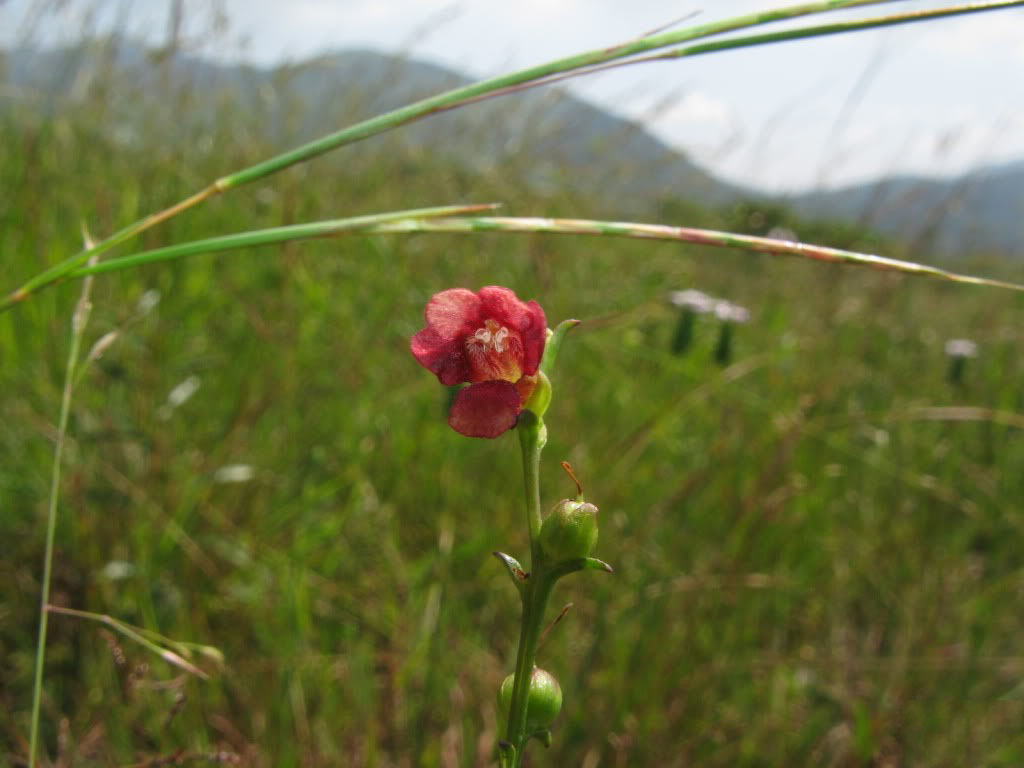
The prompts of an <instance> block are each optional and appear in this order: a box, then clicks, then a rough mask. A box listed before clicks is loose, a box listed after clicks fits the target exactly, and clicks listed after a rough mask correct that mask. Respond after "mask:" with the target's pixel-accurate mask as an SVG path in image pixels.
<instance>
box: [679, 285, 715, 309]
mask: <svg viewBox="0 0 1024 768" xmlns="http://www.w3.org/2000/svg"><path fill="white" fill-rule="evenodd" d="M668 300H669V303H671V304H672V305H673V306H676V307H680V308H682V309H689V310H691V311H692V312H696V313H697V314H699V315H701V314H704V313H705V312H710V311H711V310H712V309H714V307H715V299H713V298H711V297H710V296H708V295H707V294H706V293H703V292H702V291H695V290H693V289H690V290H686V291H672V293H670V294H669V295H668Z"/></svg>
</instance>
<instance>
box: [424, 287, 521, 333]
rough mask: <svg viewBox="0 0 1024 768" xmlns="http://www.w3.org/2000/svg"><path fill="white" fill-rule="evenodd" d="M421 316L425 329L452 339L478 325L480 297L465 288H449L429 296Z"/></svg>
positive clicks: (474, 328)
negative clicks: (425, 325)
mask: <svg viewBox="0 0 1024 768" xmlns="http://www.w3.org/2000/svg"><path fill="white" fill-rule="evenodd" d="M506 290H507V289H506ZM423 314H424V317H426V320H427V327H429V328H431V329H433V330H434V331H435V332H436V333H437V334H438V335H440V336H442V337H444V338H446V339H454V338H455V337H456V336H460V335H465V334H466V333H467V332H470V333H471V332H472V331H473V330H476V328H477V326H478V325H480V297H479V296H477V295H476V294H475V293H473V292H472V291H470V290H467V289H465V288H450V289H448V290H447V291H441V292H440V293H435V294H434V295H433V296H431V297H430V301H429V302H427V309H426V311H425V312H424V313H423Z"/></svg>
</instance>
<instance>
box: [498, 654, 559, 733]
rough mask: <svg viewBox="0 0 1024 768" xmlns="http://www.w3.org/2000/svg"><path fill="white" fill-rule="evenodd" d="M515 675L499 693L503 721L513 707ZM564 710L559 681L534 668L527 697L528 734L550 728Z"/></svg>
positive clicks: (505, 681)
mask: <svg viewBox="0 0 1024 768" xmlns="http://www.w3.org/2000/svg"><path fill="white" fill-rule="evenodd" d="M515 683H516V676H515V675H514V674H512V675H509V676H508V677H506V678H505V680H504V682H503V683H502V684H501V689H500V690H499V691H498V710H499V711H500V712H501V716H502V719H504V720H507V719H508V713H509V710H510V709H511V707H512V688H513V687H514V686H515ZM561 709H562V688H561V686H559V685H558V681H557V680H555V678H554V677H552V676H551V673H549V672H545V671H544V670H543V669H540V668H539V667H534V668H533V674H532V675H531V676H530V692H529V693H528V694H527V695H526V732H527V733H528V734H529V733H534V732H536V731H542V730H544V729H546V728H550V727H551V724H552V723H553V722H555V718H556V717H558V713H559V711H560V710H561Z"/></svg>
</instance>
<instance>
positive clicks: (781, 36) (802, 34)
mask: <svg viewBox="0 0 1024 768" xmlns="http://www.w3.org/2000/svg"><path fill="white" fill-rule="evenodd" d="M1020 6H1024V0H991V1H990V2H980V3H968V4H964V5H957V6H951V7H947V8H930V9H925V10H920V11H905V12H901V13H894V14H889V15H887V16H874V17H871V18H868V19H857V20H854V21H842V22H837V23H834V24H818V25H815V26H809V27H797V28H794V29H783V30H779V31H777V32H766V33H764V34H759V35H743V36H738V37H729V38H726V39H724V40H715V41H712V42H710V43H698V44H696V45H687V46H683V47H681V48H674V49H672V50H670V51H661V52H659V53H653V54H649V55H644V56H634V57H632V58H627V59H624V60H620V61H611V62H605V63H602V64H596V65H594V66H592V67H587V68H585V69H579V70H574V71H572V72H561V73H558V74H556V75H551V76H550V77H546V78H544V79H543V80H538V81H533V82H529V83H524V84H522V85H516V86H510V87H508V88H504V89H502V90H501V91H496V92H494V93H490V94H487V95H486V96H485V97H481V98H493V97H495V96H503V95H506V94H510V93H515V92H518V91H521V90H525V89H527V88H536V87H537V86H541V85H553V84H555V83H558V82H561V81H563V80H568V79H569V78H573V77H581V76H583V75H591V74H595V73H597V72H605V71H607V70H610V69H618V68H620V67H628V66H632V65H634V64H650V63H651V62H655V61H671V60H673V59H682V58H687V57H691V56H701V55H703V54H707V53H724V52H726V51H732V50H736V49H739V48H754V47H757V46H761V45H770V44H772V43H783V42H792V41H796V40H806V39H809V38H813V37H826V36H831V35H842V34H846V33H849V32H863V31H865V30H868V29H880V28H882V27H892V26H898V25H902V24H912V23H918V22H922V21H936V20H939V19H943V18H948V17H951V16H962V15H964V14H968V13H980V12H982V11H1002V10H1006V9H1008V8H1014V7H1020Z"/></svg>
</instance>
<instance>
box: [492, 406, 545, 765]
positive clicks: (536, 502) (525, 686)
mask: <svg viewBox="0 0 1024 768" xmlns="http://www.w3.org/2000/svg"><path fill="white" fill-rule="evenodd" d="M516 431H517V432H518V433H519V445H520V447H521V448H522V454H523V481H524V490H525V492H526V520H527V524H528V526H529V530H530V555H531V563H530V578H529V581H528V582H527V584H526V589H524V590H523V591H522V601H523V618H522V626H521V627H520V631H519V650H518V651H517V652H516V669H515V683H514V685H513V687H512V702H511V704H510V706H509V715H508V731H507V732H506V734H505V740H506V741H507V742H508V743H509V744H511V745H512V747H514V749H515V753H514V756H513V757H512V758H511V762H506V761H505V758H504V757H503V766H505V765H507V766H508V768H519V766H521V765H522V762H523V753H524V752H525V751H526V742H527V740H528V739H529V737H530V734H528V733H527V731H526V704H527V699H528V697H527V694H528V692H529V688H530V678H531V677H532V675H533V667H534V659H535V657H536V655H537V642H538V640H539V639H540V631H541V627H542V625H543V623H544V610H545V608H547V603H548V596H549V595H550V594H551V588H552V587H553V586H554V584H555V578H554V577H553V576H552V575H551V574H549V573H547V572H546V570H545V568H544V562H543V554H542V553H541V550H540V541H539V537H540V524H541V515H540V454H541V451H542V450H543V449H544V444H545V443H546V442H547V431H546V429H545V427H544V422H543V421H541V420H540V419H539V418H537V416H536V415H534V414H533V413H532V412H531V411H524V412H523V414H522V415H521V416H520V419H519V424H518V425H517V427H516Z"/></svg>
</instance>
